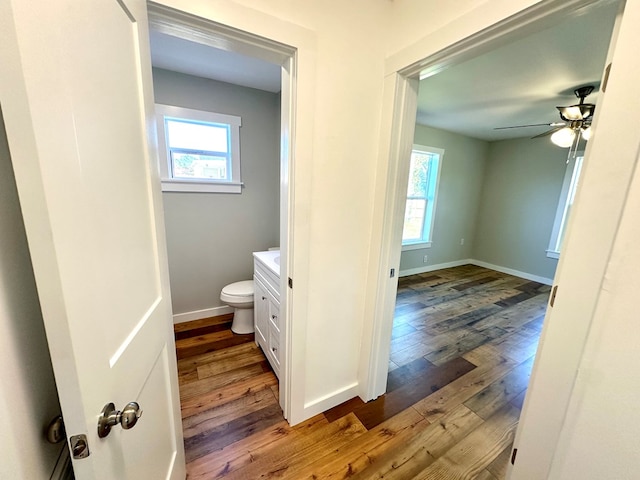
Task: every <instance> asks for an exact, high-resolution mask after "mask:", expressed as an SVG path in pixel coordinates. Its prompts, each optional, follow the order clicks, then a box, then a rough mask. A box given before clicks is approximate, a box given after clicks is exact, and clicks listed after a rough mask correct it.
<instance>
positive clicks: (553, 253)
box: [547, 250, 560, 260]
mask: <svg viewBox="0 0 640 480" xmlns="http://www.w3.org/2000/svg"><path fill="white" fill-rule="evenodd" d="M547 257H549V258H555V259H556V260H558V259H559V258H560V252H556V251H554V250H547Z"/></svg>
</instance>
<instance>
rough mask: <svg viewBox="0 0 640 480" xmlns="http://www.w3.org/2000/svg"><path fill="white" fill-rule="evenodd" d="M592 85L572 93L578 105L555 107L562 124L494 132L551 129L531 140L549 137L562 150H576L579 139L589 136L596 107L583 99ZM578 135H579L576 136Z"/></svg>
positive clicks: (500, 128)
mask: <svg viewBox="0 0 640 480" xmlns="http://www.w3.org/2000/svg"><path fill="white" fill-rule="evenodd" d="M593 90H594V87H593V85H586V86H584V87H580V88H576V89H575V90H574V93H575V94H576V97H578V98H579V99H580V103H578V104H576V105H569V106H567V107H556V108H557V109H558V112H559V113H560V118H561V119H562V120H563V121H562V122H552V123H533V124H529V125H514V126H511V127H498V128H494V130H504V129H507V128H525V127H543V126H547V127H551V130H547V131H546V132H544V133H541V134H540V135H536V136H535V137H532V138H538V137H544V136H547V135H551V141H552V142H553V143H555V144H556V145H558V146H559V147H564V148H571V147H573V148H577V146H578V141H579V140H580V137H582V138H584V139H585V140H589V138H590V136H591V121H592V119H593V113H594V112H595V110H596V106H595V105H594V104H593V103H585V102H584V99H585V98H586V97H587V96H588V95H589V94H590V93H591V92H593ZM578 134H580V135H578Z"/></svg>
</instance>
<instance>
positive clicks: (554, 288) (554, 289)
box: [549, 285, 558, 307]
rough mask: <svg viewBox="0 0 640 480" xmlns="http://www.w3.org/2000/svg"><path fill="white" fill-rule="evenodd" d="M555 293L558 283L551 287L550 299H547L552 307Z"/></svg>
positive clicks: (554, 301)
mask: <svg viewBox="0 0 640 480" xmlns="http://www.w3.org/2000/svg"><path fill="white" fill-rule="evenodd" d="M557 293H558V285H556V286H555V287H553V290H551V299H550V300H549V305H551V306H552V307H553V304H554V303H556V294H557Z"/></svg>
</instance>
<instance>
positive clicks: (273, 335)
mask: <svg viewBox="0 0 640 480" xmlns="http://www.w3.org/2000/svg"><path fill="white" fill-rule="evenodd" d="M269 355H271V356H272V357H273V360H275V364H273V363H272V365H273V367H274V370H280V334H279V333H278V332H276V331H275V330H270V331H269ZM276 373H279V372H276Z"/></svg>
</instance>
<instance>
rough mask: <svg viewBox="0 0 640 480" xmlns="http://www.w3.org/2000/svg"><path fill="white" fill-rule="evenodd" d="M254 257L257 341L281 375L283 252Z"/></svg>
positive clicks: (255, 254) (258, 253)
mask: <svg viewBox="0 0 640 480" xmlns="http://www.w3.org/2000/svg"><path fill="white" fill-rule="evenodd" d="M253 256H254V269H253V282H254V295H253V298H254V310H253V312H254V323H255V341H256V343H257V344H258V345H260V347H261V348H262V350H263V351H264V353H265V355H266V357H267V360H269V363H270V364H271V367H272V368H273V371H274V372H275V374H276V376H278V377H279V376H280V327H281V325H280V268H279V264H278V260H279V258H280V252H277V251H269V252H257V253H254V254H253Z"/></svg>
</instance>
